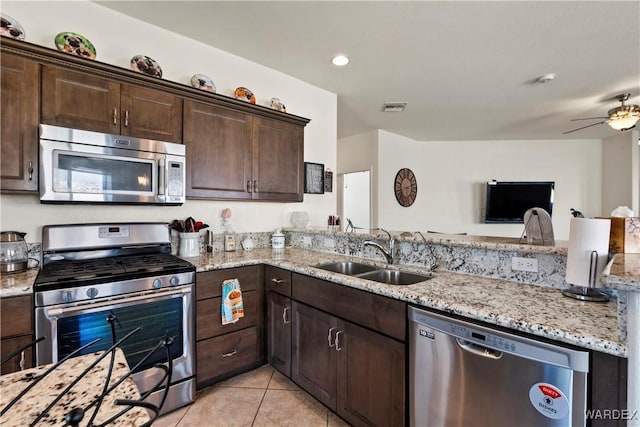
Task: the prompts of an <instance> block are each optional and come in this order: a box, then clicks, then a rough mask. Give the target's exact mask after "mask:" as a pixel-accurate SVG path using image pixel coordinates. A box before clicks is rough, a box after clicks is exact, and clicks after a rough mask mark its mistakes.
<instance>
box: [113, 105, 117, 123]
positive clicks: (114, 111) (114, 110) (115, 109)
mask: <svg viewBox="0 0 640 427" xmlns="http://www.w3.org/2000/svg"><path fill="white" fill-rule="evenodd" d="M113 124H114V125H117V124H118V109H117V108H114V109H113Z"/></svg>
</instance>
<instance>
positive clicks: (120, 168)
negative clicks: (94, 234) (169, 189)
mask: <svg viewBox="0 0 640 427" xmlns="http://www.w3.org/2000/svg"><path fill="white" fill-rule="evenodd" d="M64 145H67V146H69V145H73V144H64ZM69 148H71V149H69ZM81 148H82V150H79V149H78V147H62V148H54V149H51V151H50V153H48V156H46V157H42V158H43V159H48V160H50V165H49V166H50V167H49V170H48V171H45V173H44V174H43V175H42V177H43V178H44V179H43V182H42V183H41V194H40V195H41V197H40V199H41V200H42V201H53V202H56V201H60V202H95V203H102V202H119V203H162V202H163V200H159V198H158V186H159V181H160V174H161V173H159V170H158V169H159V167H160V164H161V162H162V159H163V157H164V156H163V155H159V154H154V153H144V152H130V151H129V150H119V149H111V148H109V149H104V148H101V147H91V146H84V147H81ZM132 154H135V155H133V156H132ZM45 169H46V165H45ZM42 187H44V188H42Z"/></svg>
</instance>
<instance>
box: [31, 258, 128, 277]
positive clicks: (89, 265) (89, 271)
mask: <svg viewBox="0 0 640 427" xmlns="http://www.w3.org/2000/svg"><path fill="white" fill-rule="evenodd" d="M120 273H124V270H123V268H122V266H121V265H119V264H118V263H117V262H116V260H115V259H113V258H102V259H93V260H84V261H58V262H54V263H51V264H49V265H46V266H45V267H44V268H43V270H42V275H43V276H45V277H49V278H51V279H52V280H67V279H69V278H77V279H84V278H89V277H99V276H109V275H113V274H120Z"/></svg>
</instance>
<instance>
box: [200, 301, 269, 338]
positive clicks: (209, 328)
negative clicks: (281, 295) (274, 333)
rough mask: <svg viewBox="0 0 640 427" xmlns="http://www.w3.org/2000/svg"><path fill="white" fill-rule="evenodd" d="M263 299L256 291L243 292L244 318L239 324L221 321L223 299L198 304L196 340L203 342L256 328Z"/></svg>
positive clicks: (260, 314) (260, 315) (239, 320)
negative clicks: (218, 336)
mask: <svg viewBox="0 0 640 427" xmlns="http://www.w3.org/2000/svg"><path fill="white" fill-rule="evenodd" d="M260 301H261V298H260V297H259V296H258V292H256V291H248V292H245V291H242V302H243V305H244V317H242V318H240V319H238V321H237V322H235V323H231V324H228V325H223V324H222V320H221V313H220V311H221V308H220V304H222V297H215V298H208V299H204V300H198V301H197V302H196V339H197V340H198V341H199V340H202V339H206V338H211V337H215V336H217V335H221V334H226V333H229V332H233V331H237V330H239V329H244V328H247V327H249V326H256V324H257V319H258V318H260V317H262V307H261V304H260Z"/></svg>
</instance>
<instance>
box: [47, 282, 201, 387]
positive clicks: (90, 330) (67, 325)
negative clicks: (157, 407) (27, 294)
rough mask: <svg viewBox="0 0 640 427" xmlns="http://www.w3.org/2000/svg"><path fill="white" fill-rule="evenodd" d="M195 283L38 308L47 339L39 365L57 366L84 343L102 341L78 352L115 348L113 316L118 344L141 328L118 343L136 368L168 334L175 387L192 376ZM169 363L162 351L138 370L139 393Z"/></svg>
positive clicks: (154, 354)
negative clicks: (111, 324) (159, 364)
mask: <svg viewBox="0 0 640 427" xmlns="http://www.w3.org/2000/svg"><path fill="white" fill-rule="evenodd" d="M192 298H193V285H185V286H181V287H178V288H172V289H170V290H167V291H157V292H153V293H151V294H145V295H138V296H134V297H127V298H122V299H118V300H108V301H102V302H100V301H99V302H93V303H90V304H81V305H69V304H67V305H57V306H49V307H38V308H36V313H35V320H36V336H37V337H41V336H44V337H45V340H43V341H42V342H40V343H38V344H37V346H36V362H37V364H38V365H41V364H45V363H55V362H57V361H58V360H59V359H61V358H63V357H65V356H66V355H68V354H69V353H71V352H72V351H74V350H76V349H78V348H80V347H82V346H83V345H85V344H87V343H89V342H91V341H92V340H95V339H96V338H101V340H100V341H99V342H98V343H96V344H94V345H92V346H90V347H88V348H86V349H85V350H83V351H82V353H80V354H88V353H92V352H95V351H100V350H105V349H107V348H109V347H110V346H111V345H112V340H111V327H110V324H109V322H108V321H107V317H108V316H109V315H114V316H115V318H116V320H115V322H114V324H115V331H116V340H117V339H120V338H122V337H124V336H125V335H126V334H127V333H129V332H130V331H132V330H134V329H135V328H137V327H141V328H142V329H141V330H139V331H138V332H136V333H135V334H134V335H133V336H131V337H129V338H128V339H127V340H126V341H125V342H123V343H122V344H121V345H120V348H121V349H122V351H123V352H124V354H125V357H126V358H127V362H128V363H129V367H130V368H133V367H134V366H135V365H136V364H138V362H140V361H141V360H142V359H143V358H144V356H145V355H146V354H147V353H148V351H149V350H150V349H151V348H153V347H154V346H155V345H157V344H158V343H159V342H160V340H162V339H163V338H164V337H165V336H170V337H172V338H173V344H172V345H171V346H170V351H171V359H172V362H173V374H172V378H171V382H172V383H176V382H179V381H181V380H184V379H186V378H189V377H191V376H193V375H194V364H195V363H194V359H193V355H194V349H193V339H194V332H193V315H194V314H193V301H192ZM162 361H166V352H165V351H164V349H162V348H161V349H160V350H158V351H156V352H154V353H153V356H152V357H150V358H149V359H148V360H147V361H146V362H144V363H143V364H142V365H141V366H140V367H138V368H136V373H135V374H134V375H133V379H134V381H135V382H136V384H137V386H138V388H139V389H140V391H141V392H144V391H147V390H149V389H151V388H152V387H154V386H155V385H156V384H157V382H158V381H159V380H160V379H161V378H162V372H161V371H160V370H159V369H155V368H153V366H154V365H155V364H157V363H158V362H162Z"/></svg>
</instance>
